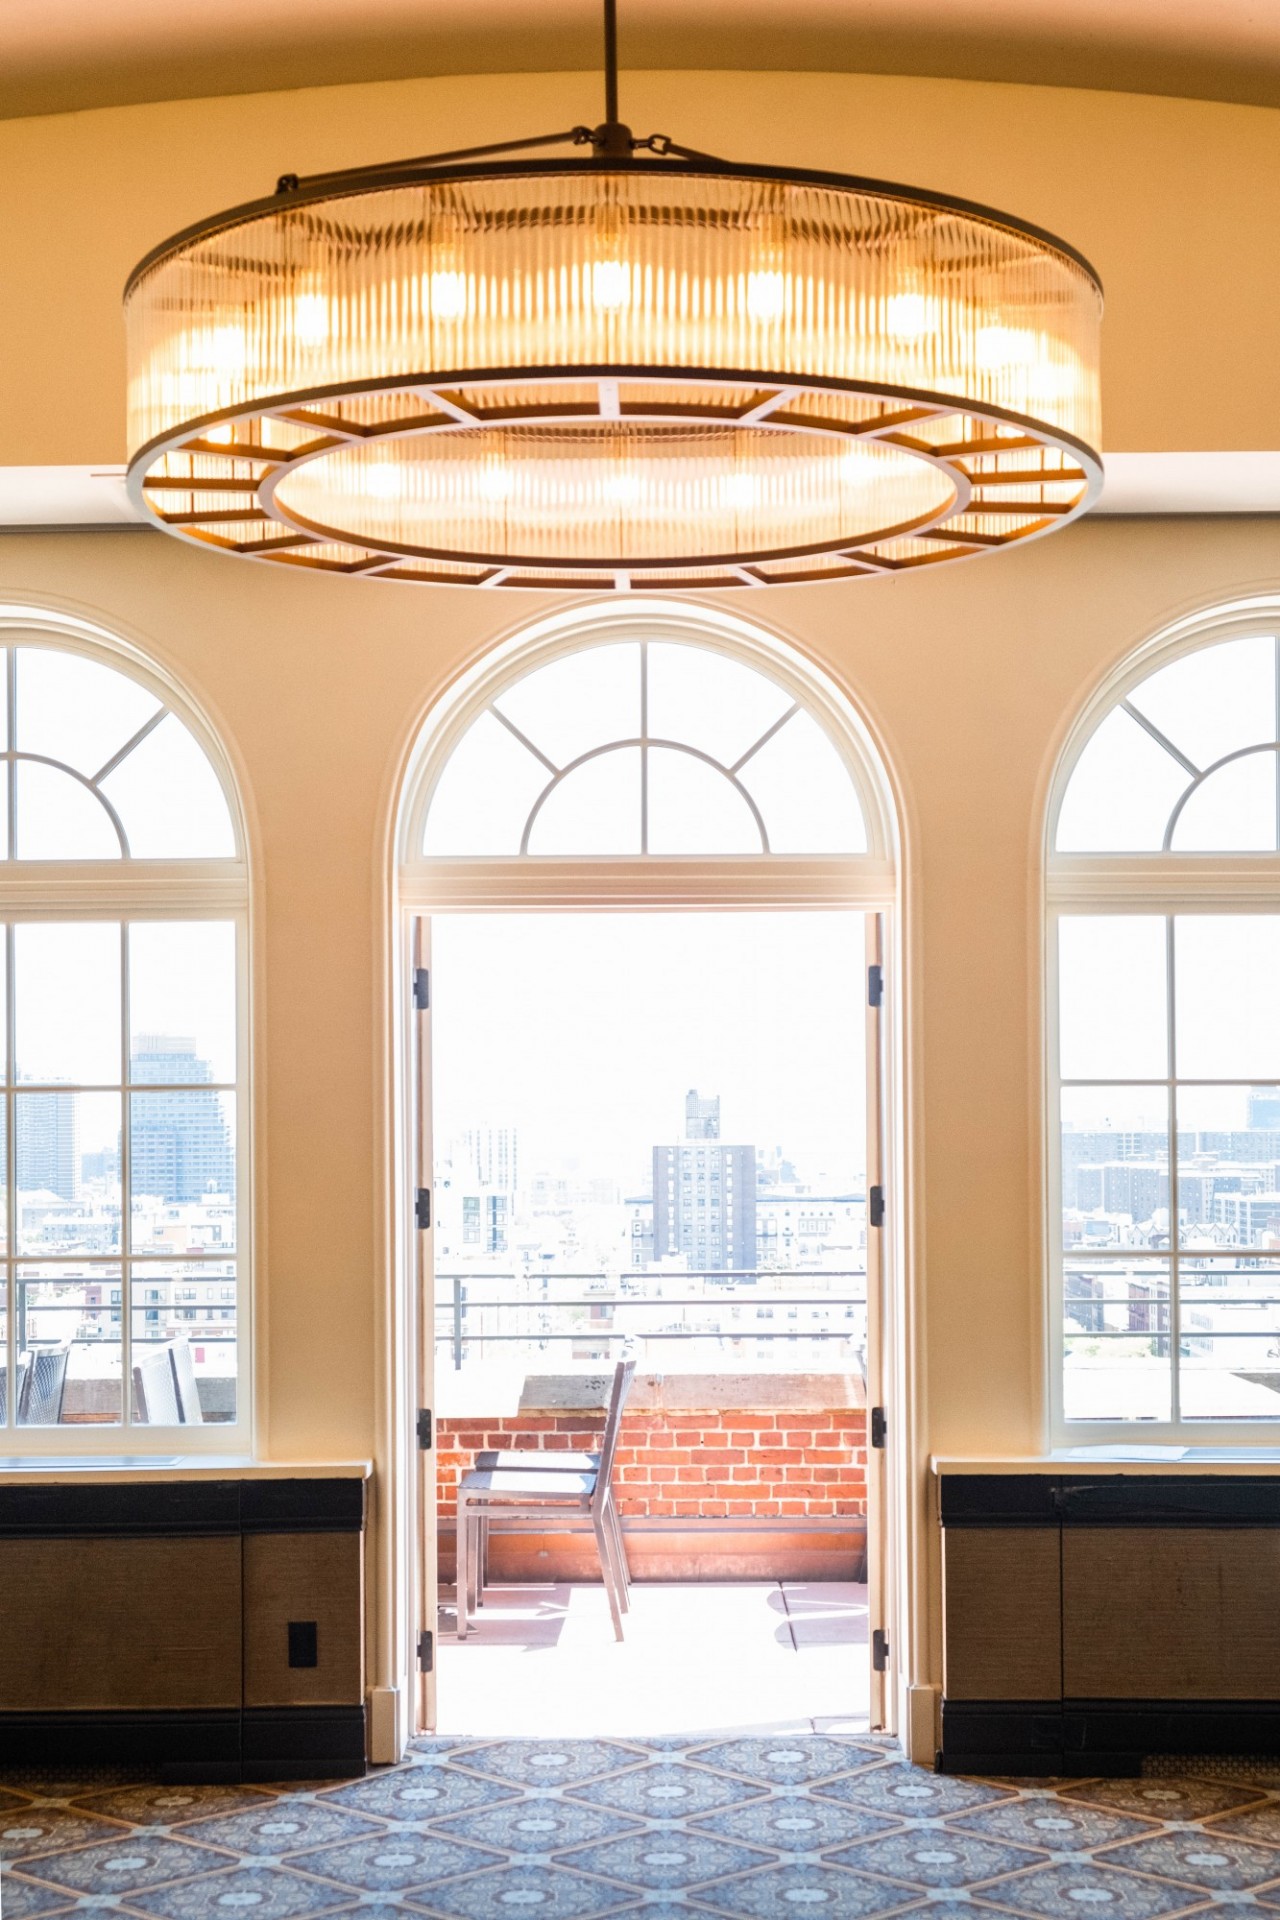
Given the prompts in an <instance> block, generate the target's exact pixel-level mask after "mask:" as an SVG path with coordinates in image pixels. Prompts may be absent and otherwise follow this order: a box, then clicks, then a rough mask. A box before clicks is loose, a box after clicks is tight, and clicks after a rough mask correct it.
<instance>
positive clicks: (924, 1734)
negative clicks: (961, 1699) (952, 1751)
mask: <svg viewBox="0 0 1280 1920" xmlns="http://www.w3.org/2000/svg"><path fill="white" fill-rule="evenodd" d="M941 1704H942V1696H941V1690H940V1688H938V1687H908V1688H907V1726H906V1741H905V1745H906V1749H907V1758H908V1760H910V1761H911V1763H912V1764H913V1766H917V1767H932V1765H933V1764H934V1760H935V1758H936V1757H937V1752H938V1743H939V1740H940V1738H941V1733H940V1726H939V1720H940V1712H941Z"/></svg>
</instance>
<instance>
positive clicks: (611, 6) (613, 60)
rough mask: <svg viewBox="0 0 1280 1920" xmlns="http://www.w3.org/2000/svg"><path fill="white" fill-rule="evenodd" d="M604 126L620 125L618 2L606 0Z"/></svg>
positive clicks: (616, 0)
mask: <svg viewBox="0 0 1280 1920" xmlns="http://www.w3.org/2000/svg"><path fill="white" fill-rule="evenodd" d="M604 124H605V126H606V127H616V126H617V124H618V0H604Z"/></svg>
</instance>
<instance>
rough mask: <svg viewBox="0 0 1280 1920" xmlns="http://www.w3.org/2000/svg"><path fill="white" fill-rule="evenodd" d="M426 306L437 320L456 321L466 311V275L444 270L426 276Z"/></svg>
mask: <svg viewBox="0 0 1280 1920" xmlns="http://www.w3.org/2000/svg"><path fill="white" fill-rule="evenodd" d="M426 295H427V306H428V307H429V308H430V310H431V313H432V316H433V317H434V318H435V319H437V320H458V319H461V317H462V315H463V314H464V313H465V312H466V310H467V280H466V275H465V274H462V273H456V272H454V271H452V270H444V269H442V270H441V271H439V272H437V273H429V274H428V275H427V285H426Z"/></svg>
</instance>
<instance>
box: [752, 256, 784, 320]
mask: <svg viewBox="0 0 1280 1920" xmlns="http://www.w3.org/2000/svg"><path fill="white" fill-rule="evenodd" d="M786 304H787V283H786V279H785V277H784V275H783V274H781V273H779V272H778V271H777V270H776V269H771V270H770V271H768V272H763V273H749V274H748V275H747V313H748V315H749V316H750V318H751V319H752V320H759V321H761V322H767V321H770V320H780V319H781V318H782V314H783V309H784V308H785V306H786Z"/></svg>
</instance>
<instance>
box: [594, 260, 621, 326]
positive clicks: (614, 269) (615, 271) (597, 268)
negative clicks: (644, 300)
mask: <svg viewBox="0 0 1280 1920" xmlns="http://www.w3.org/2000/svg"><path fill="white" fill-rule="evenodd" d="M630 302H631V271H630V268H629V267H628V266H627V265H626V263H625V262H624V261H622V260H597V261H596V263H595V265H594V266H593V267H592V269H591V304H592V306H593V307H597V308H599V310H600V311H601V312H602V313H616V312H617V311H618V309H619V308H620V307H625V306H629V305H630Z"/></svg>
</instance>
